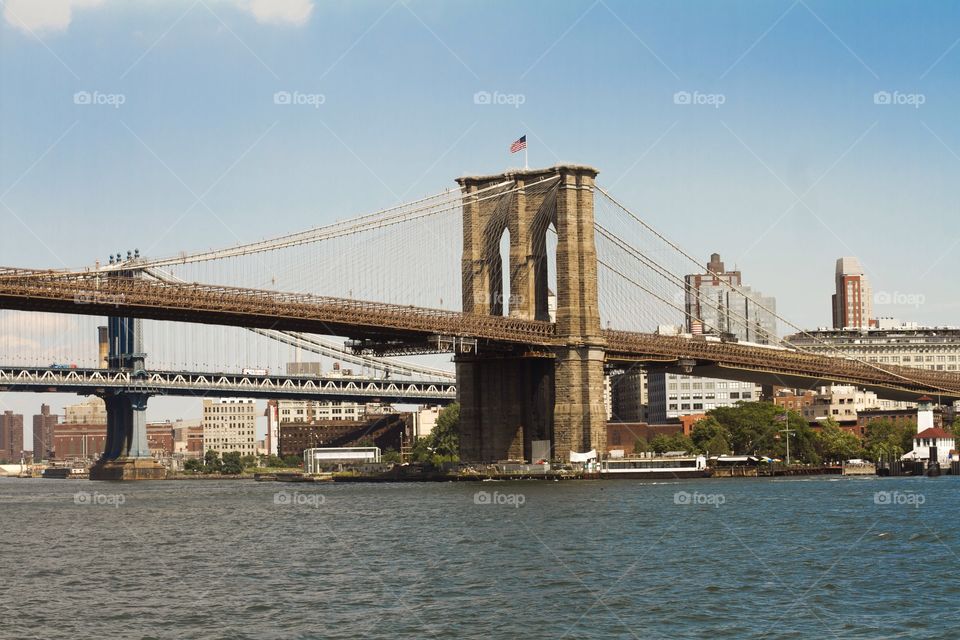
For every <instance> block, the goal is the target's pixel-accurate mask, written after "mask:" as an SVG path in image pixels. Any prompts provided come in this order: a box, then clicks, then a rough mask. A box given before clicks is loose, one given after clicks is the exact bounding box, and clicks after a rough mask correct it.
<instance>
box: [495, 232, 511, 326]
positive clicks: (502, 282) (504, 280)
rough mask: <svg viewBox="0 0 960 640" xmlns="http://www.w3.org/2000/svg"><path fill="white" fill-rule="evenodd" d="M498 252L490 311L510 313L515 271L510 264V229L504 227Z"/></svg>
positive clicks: (503, 314) (497, 313) (500, 313)
mask: <svg viewBox="0 0 960 640" xmlns="http://www.w3.org/2000/svg"><path fill="white" fill-rule="evenodd" d="M496 248H497V252H496V254H495V256H494V260H493V278H492V284H493V291H492V292H491V296H492V297H491V299H490V312H491V314H492V315H495V316H504V317H506V316H509V315H510V306H511V304H510V303H511V299H510V291H511V282H510V281H511V279H512V275H513V271H512V270H511V267H512V266H513V265H511V264H510V229H508V228H506V227H505V228H504V229H503V232H502V233H501V234H500V240H499V242H498V243H497V247H496Z"/></svg>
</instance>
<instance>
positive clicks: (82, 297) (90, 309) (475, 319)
mask: <svg viewBox="0 0 960 640" xmlns="http://www.w3.org/2000/svg"><path fill="white" fill-rule="evenodd" d="M0 308H6V309H19V310H26V311H48V312H54V313H71V314H81V315H112V316H131V317H139V318H148V319H155V320H170V321H179V322H196V323H203V324H217V325H229V326H243V327H260V328H271V329H284V330H292V331H302V332H305V333H315V334H321V335H337V336H345V337H349V338H353V339H358V340H370V341H373V342H374V343H377V344H381V345H388V348H387V349H385V350H389V345H395V346H402V345H408V346H413V347H415V348H421V349H424V350H429V349H430V338H431V337H432V336H436V335H443V336H458V337H465V338H475V339H477V340H478V344H479V348H480V349H483V348H487V347H489V348H497V347H501V348H502V347H512V348H514V349H515V350H517V351H520V352H522V351H525V350H528V349H530V348H531V347H532V348H534V350H535V349H536V347H548V348H549V347H559V346H565V345H568V342H567V340H566V339H565V338H564V337H562V336H558V335H557V334H556V327H555V325H553V324H552V323H549V322H539V321H532V320H523V319H519V318H504V317H497V316H481V315H472V314H463V313H460V312H457V311H445V310H439V309H427V308H422V307H414V306H403V305H392V304H384V303H378V302H367V301H360V300H348V299H343V298H333V297H324V296H315V295H307V294H296V293H283V292H275V291H267V290H260V289H242V288H237V287H225V286H218V285H207V284H196V283H190V284H180V283H165V282H159V281H156V280H150V279H146V278H121V277H115V276H113V277H105V276H104V275H103V274H98V273H96V272H81V273H76V272H56V271H31V270H23V269H3V268H0ZM598 339H599V340H600V342H601V344H604V343H605V348H606V352H607V360H608V362H609V363H611V364H612V365H629V364H630V363H638V364H655V365H659V366H665V367H674V368H676V367H682V366H684V365H687V366H689V365H692V366H693V367H694V372H695V373H697V374H698V375H701V374H704V375H705V374H706V373H707V372H708V371H709V372H714V373H716V372H718V371H722V374H723V377H728V378H731V379H745V380H751V381H757V382H761V383H763V384H775V385H782V386H797V387H807V388H810V387H812V386H814V385H816V384H819V383H821V382H822V383H827V382H830V381H834V382H840V383H849V384H857V385H860V386H863V387H866V388H868V389H872V390H875V391H876V392H877V394H878V395H880V396H881V397H885V398H891V399H908V400H912V399H915V398H916V397H917V396H918V395H920V394H928V395H933V396H935V397H937V396H938V397H939V398H941V399H943V400H955V399H960V376H958V375H957V374H953V373H947V372H943V371H930V370H925V369H914V368H910V367H899V366H892V365H883V367H882V368H881V367H879V366H876V365H869V364H866V363H863V362H859V361H855V360H850V359H848V358H834V357H829V356H822V355H814V354H810V353H805V352H798V351H793V350H787V349H778V348H771V347H763V346H757V345H746V344H738V343H730V342H710V341H706V340H702V339H699V340H698V339H692V338H686V337H682V336H661V335H656V334H646V333H635V332H628V331H616V330H605V331H603V332H602V335H601V336H599V337H598Z"/></svg>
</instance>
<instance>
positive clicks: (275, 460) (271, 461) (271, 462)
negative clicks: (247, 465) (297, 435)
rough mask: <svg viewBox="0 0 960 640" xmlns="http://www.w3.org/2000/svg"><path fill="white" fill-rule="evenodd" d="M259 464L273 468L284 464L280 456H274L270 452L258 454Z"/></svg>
mask: <svg viewBox="0 0 960 640" xmlns="http://www.w3.org/2000/svg"><path fill="white" fill-rule="evenodd" d="M260 464H261V465H262V466H264V467H272V468H274V469H276V468H278V467H282V466H284V465H283V459H281V458H280V456H276V455H274V454H272V453H271V454H268V455H262V456H260Z"/></svg>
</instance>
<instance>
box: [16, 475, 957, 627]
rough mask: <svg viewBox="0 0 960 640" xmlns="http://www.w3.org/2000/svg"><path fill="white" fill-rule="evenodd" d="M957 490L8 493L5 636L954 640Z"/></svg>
mask: <svg viewBox="0 0 960 640" xmlns="http://www.w3.org/2000/svg"><path fill="white" fill-rule="evenodd" d="M958 489H960V479H958V478H952V477H946V478H937V479H921V478H888V479H878V478H837V477H817V478H802V479H783V480H773V479H723V480H720V479H716V480H683V481H677V482H659V483H642V482H635V481H626V480H621V481H592V482H591V481H576V482H484V483H444V484H382V485H361V484H337V485H327V484H314V485H290V484H278V483H255V482H252V481H180V482H176V481H170V482H151V483H142V484H112V483H94V482H89V481H77V480H41V479H36V480H21V479H0V550H2V551H0V569H2V582H0V638H18V639H19V638H43V639H48V638H78V639H87V638H111V637H124V638H237V639H242V638H252V639H264V638H302V639H307V638H429V637H436V638H520V637H524V638H810V637H817V638H832V637H837V638H946V637H957V634H958V631H957V621H958V616H960V613H958V610H960V577H958V570H960V558H958V554H960V538H958V535H957V526H958V524H960V518H958V513H960V509H958V507H960V498H958ZM478 492H480V493H478Z"/></svg>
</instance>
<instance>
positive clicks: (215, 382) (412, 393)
mask: <svg viewBox="0 0 960 640" xmlns="http://www.w3.org/2000/svg"><path fill="white" fill-rule="evenodd" d="M0 391H29V392H34V393H77V394H81V395H90V394H96V393H104V392H107V391H128V392H143V393H148V394H151V395H168V396H188V397H245V398H284V399H291V400H292V399H297V400H347V401H359V402H390V403H398V404H449V403H451V402H453V401H454V400H456V398H457V386H456V384H455V383H453V382H450V381H448V380H391V379H385V378H363V377H353V376H282V375H270V374H266V375H250V374H243V373H201V372H190V371H146V372H144V373H142V374H141V375H135V374H134V373H133V372H131V371H126V370H117V369H80V368H77V369H73V368H69V369H68V368H51V367H36V368H33V367H16V366H14V367H10V366H6V367H4V366H0Z"/></svg>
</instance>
